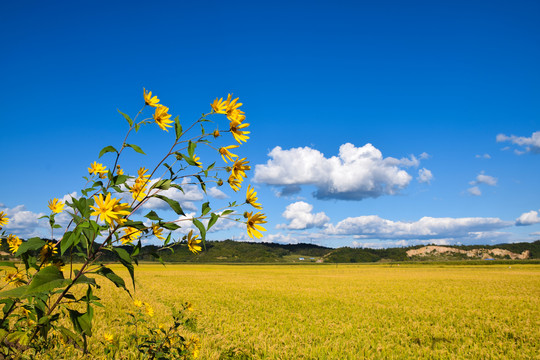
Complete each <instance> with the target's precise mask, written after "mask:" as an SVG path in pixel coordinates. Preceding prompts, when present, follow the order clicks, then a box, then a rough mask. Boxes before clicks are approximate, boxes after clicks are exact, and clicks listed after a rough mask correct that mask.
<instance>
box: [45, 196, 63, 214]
mask: <svg viewBox="0 0 540 360" xmlns="http://www.w3.org/2000/svg"><path fill="white" fill-rule="evenodd" d="M49 209H51V211H52V212H53V213H56V214H58V213H61V212H62V210H63V209H64V203H63V202H61V201H60V200H58V199H56V198H54V199H52V200H49Z"/></svg>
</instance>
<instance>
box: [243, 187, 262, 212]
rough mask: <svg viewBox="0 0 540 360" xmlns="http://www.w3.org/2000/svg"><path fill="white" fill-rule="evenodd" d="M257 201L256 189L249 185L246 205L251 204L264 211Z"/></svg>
mask: <svg viewBox="0 0 540 360" xmlns="http://www.w3.org/2000/svg"><path fill="white" fill-rule="evenodd" d="M257 200H258V198H257V193H256V192H255V189H253V188H252V187H251V185H248V188H247V192H246V203H248V204H250V205H251V206H253V207H254V208H255V209H262V206H261V204H258V203H257V202H256V201H257Z"/></svg>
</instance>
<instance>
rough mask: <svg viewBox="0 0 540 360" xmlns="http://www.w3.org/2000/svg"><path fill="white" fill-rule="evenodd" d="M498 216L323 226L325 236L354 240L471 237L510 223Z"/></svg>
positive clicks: (373, 218) (375, 219)
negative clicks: (347, 236) (355, 238)
mask: <svg viewBox="0 0 540 360" xmlns="http://www.w3.org/2000/svg"><path fill="white" fill-rule="evenodd" d="M512 225H513V222H507V221H503V220H501V219H499V218H481V217H468V218H448V217H446V218H433V217H423V218H421V219H420V220H418V221H414V222H403V221H392V220H387V219H383V218H380V217H379V216H377V215H370V216H360V217H350V218H347V219H345V220H342V221H340V222H339V223H337V224H336V225H333V224H331V225H327V226H326V228H325V232H326V233H327V234H329V235H342V236H343V235H349V236H350V235H353V236H356V237H357V238H358V239H396V240H399V239H430V240H431V239H444V238H451V239H456V238H471V237H472V238H475V237H478V236H481V234H482V233H483V232H490V231H494V230H497V229H501V228H505V227H509V226H512Z"/></svg>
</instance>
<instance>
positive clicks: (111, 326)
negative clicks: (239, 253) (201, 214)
mask: <svg viewBox="0 0 540 360" xmlns="http://www.w3.org/2000/svg"><path fill="white" fill-rule="evenodd" d="M115 271H117V272H118V273H119V274H121V275H122V276H123V277H124V278H125V279H126V282H127V280H128V278H129V277H128V275H127V273H123V272H122V271H123V270H122V269H121V268H120V267H118V268H115ZM136 279H137V282H136V286H137V288H136V290H135V292H134V297H133V298H134V299H139V300H142V301H145V302H148V303H150V304H151V305H152V306H153V307H154V309H155V313H156V315H155V316H154V317H152V318H151V319H149V321H155V322H156V324H159V323H160V322H166V321H168V317H167V316H168V314H170V311H169V308H170V306H174V305H177V306H178V305H179V304H181V303H183V302H185V301H189V302H191V303H192V304H193V307H194V309H195V310H194V312H193V314H194V315H195V316H196V317H197V320H198V329H199V330H198V331H199V332H198V336H199V337H200V340H201V345H202V348H201V353H200V358H202V359H226V358H227V359H233V358H237V359H361V358H367V359H419V358H424V359H539V358H540V356H539V354H540V266H537V265H512V266H511V267H509V266H508V265H487V266H479V265H478V266H466V265H465V266H444V265H403V264H402V265H401V266H396V265H393V266H391V265H380V264H378V265H341V264H340V265H337V266H336V265H326V264H324V265H275V266H266V265H167V266H166V267H163V266H162V265H154V264H151V265H150V264H148V265H146V264H143V265H141V266H139V267H138V268H137V269H136ZM100 283H101V284H102V288H101V289H100V290H99V291H96V295H97V296H99V297H101V298H102V300H103V302H104V304H105V305H106V308H108V309H109V311H108V312H107V313H103V312H100V311H97V312H96V316H95V332H94V336H93V337H92V338H91V341H92V342H93V343H92V344H91V345H90V350H91V352H92V353H93V354H94V356H93V358H101V357H104V354H103V352H101V353H100V349H101V348H102V345H101V343H100V342H99V340H100V339H102V337H103V334H104V333H105V332H108V333H113V334H114V333H115V330H119V329H120V327H119V326H118V324H120V323H121V322H122V321H124V320H123V317H125V316H126V315H125V314H126V313H127V311H130V310H132V308H133V306H132V303H133V300H132V299H130V298H129V297H128V296H127V294H124V293H122V292H113V291H110V290H111V289H112V287H114V285H112V283H107V282H104V281H101V282H100ZM109 306H110V307H109ZM110 309H116V310H117V311H113V312H111V311H110ZM123 335H125V334H116V336H118V337H121V336H123ZM101 351H102V350H101ZM134 354H135V351H134V352H133V353H132V354H131V353H130V354H127V353H126V354H123V356H124V357H125V358H130V357H131V356H133V355H134Z"/></svg>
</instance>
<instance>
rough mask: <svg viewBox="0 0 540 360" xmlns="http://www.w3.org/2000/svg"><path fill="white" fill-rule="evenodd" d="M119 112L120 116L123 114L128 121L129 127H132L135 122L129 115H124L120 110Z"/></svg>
mask: <svg viewBox="0 0 540 360" xmlns="http://www.w3.org/2000/svg"><path fill="white" fill-rule="evenodd" d="M118 112H119V113H120V114H122V116H123V117H124V118H125V119H126V120H127V122H128V124H129V127H132V126H133V120H131V118H130V117H129V115H127V114H124V113H123V112H121V111H120V110H118Z"/></svg>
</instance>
